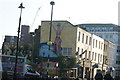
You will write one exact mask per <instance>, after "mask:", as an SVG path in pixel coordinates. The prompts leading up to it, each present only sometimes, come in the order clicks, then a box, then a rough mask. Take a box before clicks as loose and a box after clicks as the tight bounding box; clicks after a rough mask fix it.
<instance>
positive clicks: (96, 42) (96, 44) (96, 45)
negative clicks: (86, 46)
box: [96, 40, 97, 48]
mask: <svg viewBox="0 0 120 80" xmlns="http://www.w3.org/2000/svg"><path fill="white" fill-rule="evenodd" d="M96 48H97V40H96Z"/></svg>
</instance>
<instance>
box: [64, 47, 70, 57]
mask: <svg viewBox="0 0 120 80" xmlns="http://www.w3.org/2000/svg"><path fill="white" fill-rule="evenodd" d="M62 54H63V55H64V56H71V55H72V48H63V49H62Z"/></svg>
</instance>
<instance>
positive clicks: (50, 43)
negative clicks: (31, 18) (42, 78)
mask: <svg viewBox="0 0 120 80" xmlns="http://www.w3.org/2000/svg"><path fill="white" fill-rule="evenodd" d="M50 4H51V5H52V9H51V21H50V34H49V42H48V43H47V44H48V46H49V52H50V46H51V45H52V42H51V32H52V17H53V5H55V2H54V1H51V2H50ZM49 52H48V64H47V67H48V68H49V57H50V54H49ZM47 76H48V70H47ZM48 77H49V76H48Z"/></svg>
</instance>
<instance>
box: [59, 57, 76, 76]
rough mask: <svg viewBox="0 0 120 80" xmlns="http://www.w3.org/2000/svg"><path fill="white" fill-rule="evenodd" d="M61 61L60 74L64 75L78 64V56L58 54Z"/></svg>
mask: <svg viewBox="0 0 120 80" xmlns="http://www.w3.org/2000/svg"><path fill="white" fill-rule="evenodd" d="M58 62H59V68H60V71H59V76H63V75H65V74H66V71H67V70H69V69H71V68H74V67H75V65H76V58H75V57H72V56H71V57H66V56H58Z"/></svg>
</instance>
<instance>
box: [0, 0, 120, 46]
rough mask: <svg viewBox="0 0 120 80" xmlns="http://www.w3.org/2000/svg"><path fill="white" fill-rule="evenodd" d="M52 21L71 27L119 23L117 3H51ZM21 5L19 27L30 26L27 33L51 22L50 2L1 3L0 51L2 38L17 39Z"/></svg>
mask: <svg viewBox="0 0 120 80" xmlns="http://www.w3.org/2000/svg"><path fill="white" fill-rule="evenodd" d="M53 1H54V2H55V5H54V6H53V20H67V21H69V22H71V23H72V24H82V23H113V24H116V25H117V24H118V2H119V0H53ZM21 2H22V3H23V6H24V7H25V9H23V11H22V21H21V25H29V26H30V31H34V29H36V28H38V25H41V21H43V20H50V17H51V7H52V6H51V5H50V2H51V0H0V48H1V46H2V42H3V41H4V37H5V35H10V36H17V30H18V24H19V17H20V9H19V8H18V6H19V5H20V3H21Z"/></svg>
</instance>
